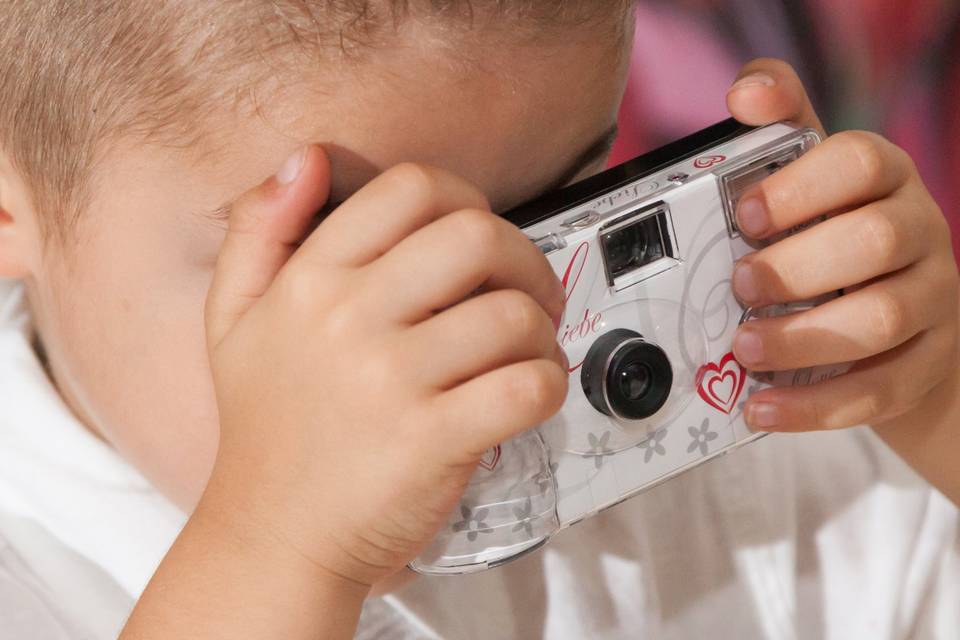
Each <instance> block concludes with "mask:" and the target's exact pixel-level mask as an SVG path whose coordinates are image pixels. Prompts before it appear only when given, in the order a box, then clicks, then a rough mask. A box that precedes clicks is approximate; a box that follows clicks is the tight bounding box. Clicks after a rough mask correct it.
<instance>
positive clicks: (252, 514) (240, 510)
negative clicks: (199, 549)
mask: <svg viewBox="0 0 960 640" xmlns="http://www.w3.org/2000/svg"><path fill="white" fill-rule="evenodd" d="M248 483H249V484H254V485H258V483H257V481H256V479H255V478H253V477H252V476H249V475H248V476H246V477H245V478H243V479H241V476H238V475H237V474H231V475H229V476H226V477H225V475H224V474H223V473H222V472H221V465H220V464H218V465H217V468H215V470H214V473H213V474H212V475H211V478H210V482H209V483H208V485H207V489H206V491H205V492H204V494H203V497H202V498H201V500H200V503H199V504H198V505H197V509H196V511H195V512H194V514H193V517H192V518H191V520H192V521H193V520H195V521H196V526H197V527H200V528H202V529H204V530H209V531H213V532H217V533H218V534H219V535H222V536H223V543H224V544H225V545H226V546H227V547H229V548H232V549H233V551H234V553H237V554H243V555H244V556H247V557H249V558H252V559H256V560H257V561H258V562H259V563H262V564H266V563H269V564H270V567H271V569H272V570H273V571H275V572H277V573H286V574H288V575H296V576H298V579H299V580H301V581H303V582H304V583H307V584H309V585H311V586H312V587H313V590H315V591H317V592H318V593H321V592H323V593H336V594H338V596H339V599H340V600H341V601H342V602H343V604H345V605H348V604H355V605H356V606H357V607H358V609H359V607H360V606H362V603H363V601H364V599H366V598H367V597H368V596H369V594H370V590H371V586H370V585H368V584H365V583H364V582H361V581H359V580H356V579H354V578H353V577H351V576H348V575H343V574H342V573H339V572H337V571H335V570H333V569H331V568H330V567H327V566H325V565H324V564H323V563H320V562H317V561H316V560H315V559H314V557H313V554H312V553H311V554H308V553H306V552H305V551H304V550H303V549H300V548H299V547H298V546H297V545H296V544H295V543H294V542H293V541H292V540H291V536H290V535H288V533H289V532H292V531H296V530H297V527H301V526H304V525H303V524H302V523H300V522H299V521H298V519H297V518H296V516H295V514H292V513H290V512H289V510H288V509H284V508H282V506H281V504H280V502H279V501H278V500H275V499H273V498H271V495H270V493H269V492H263V491H262V489H263V487H262V486H259V490H258V487H251V486H247V484H248ZM320 544H321V543H320V541H319V540H318V541H317V546H319V545H320ZM312 551H315V549H312ZM337 553H338V551H337V550H335V549H332V550H330V554H329V555H330V556H331V557H335V556H336V554H337Z"/></svg>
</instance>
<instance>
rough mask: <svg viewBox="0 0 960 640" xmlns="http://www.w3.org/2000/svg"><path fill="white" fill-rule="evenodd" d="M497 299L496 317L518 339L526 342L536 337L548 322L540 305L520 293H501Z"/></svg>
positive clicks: (511, 291)
mask: <svg viewBox="0 0 960 640" xmlns="http://www.w3.org/2000/svg"><path fill="white" fill-rule="evenodd" d="M499 297H500V309H499V313H498V316H499V317H500V318H501V319H502V321H503V322H504V324H505V325H506V326H507V328H508V330H509V331H510V332H511V333H513V334H515V335H517V336H518V337H519V338H521V339H524V340H527V339H530V338H532V337H534V336H536V335H538V334H539V333H541V332H542V330H543V328H544V325H545V324H546V323H547V322H549V320H548V319H547V317H546V314H545V313H544V312H543V310H542V309H541V308H540V305H538V304H537V302H536V301H535V300H534V299H533V298H531V297H530V296H529V295H527V294H525V293H523V292H522V291H515V290H510V291H503V292H501V295H500V296H499Z"/></svg>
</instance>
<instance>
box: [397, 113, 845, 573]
mask: <svg viewBox="0 0 960 640" xmlns="http://www.w3.org/2000/svg"><path fill="white" fill-rule="evenodd" d="M818 142H819V138H818V136H817V134H816V132H814V131H812V130H809V129H802V130H798V129H795V128H793V127H791V126H789V125H786V124H775V125H771V126H768V127H763V128H758V129H753V128H749V127H745V126H743V125H740V124H738V123H736V122H734V121H732V120H729V121H726V122H722V123H720V124H718V125H715V126H713V127H711V128H709V129H706V130H704V131H701V132H699V133H697V134H694V135H693V136H690V137H688V138H685V139H683V140H680V141H678V142H676V143H673V144H671V145H668V146H667V147H664V148H661V149H658V150H656V151H654V152H651V153H650V154H647V155H645V156H642V157H640V158H638V159H636V160H633V161H631V162H629V163H627V164H625V165H622V166H620V167H617V168H615V169H611V170H610V171H607V172H606V173H603V174H601V175H599V176H596V177H594V178H591V179H589V180H587V181H584V182H582V183H579V184H577V185H574V186H572V187H569V188H567V189H564V190H562V191H560V192H557V193H555V194H550V195H548V196H545V197H544V198H542V199H540V200H538V201H535V202H533V203H530V204H528V205H525V206H523V207H521V208H519V209H517V210H515V211H512V212H510V213H508V214H505V217H506V218H507V219H509V220H511V221H513V222H515V223H516V224H517V225H518V226H520V227H521V228H522V229H523V230H524V231H525V232H526V233H527V234H528V236H529V237H530V238H531V240H533V241H534V242H536V243H537V244H538V246H540V248H541V249H542V250H543V251H544V253H545V254H546V256H547V258H548V260H549V261H550V263H551V265H552V266H553V268H554V270H555V272H556V273H557V274H558V276H559V277H560V278H561V280H562V282H563V284H564V287H565V289H566V292H567V311H566V315H565V318H564V321H563V323H562V324H561V327H560V331H559V336H558V339H559V341H560V344H561V346H563V348H564V349H565V351H566V353H567V356H568V358H569V360H570V363H571V368H570V391H569V395H568V397H567V400H566V402H565V404H564V406H563V408H562V410H561V411H560V412H559V414H557V415H556V416H555V417H554V418H553V419H551V420H550V421H549V422H546V423H544V424H542V425H540V427H539V428H538V429H536V430H534V431H531V432H529V433H527V434H524V435H523V436H521V437H518V438H516V439H514V440H511V441H509V442H505V443H503V444H502V445H500V446H499V447H497V448H495V449H492V450H491V451H489V452H487V455H486V456H485V457H484V460H483V461H482V462H481V464H480V467H479V468H478V469H477V472H476V474H475V476H474V478H473V480H472V482H471V484H470V485H469V487H468V488H467V491H466V493H465V494H464V496H463V498H462V500H461V504H460V505H459V506H458V508H456V509H455V510H454V512H453V513H452V514H451V517H450V520H449V522H448V523H447V525H446V526H445V527H444V528H443V529H442V530H441V531H440V532H439V533H438V535H437V537H436V538H435V540H434V541H433V543H432V544H431V545H430V546H429V547H428V548H427V549H426V550H425V551H424V553H423V554H422V555H421V556H420V557H419V558H417V559H416V560H415V561H414V562H413V563H411V567H412V568H413V569H415V570H416V571H418V572H420V573H425V574H434V575H451V574H463V573H472V572H475V571H480V570H484V569H488V568H491V567H495V566H498V565H500V564H503V563H505V562H508V561H510V560H513V559H515V558H517V557H520V556H522V555H524V554H525V553H528V552H530V551H533V550H535V549H537V548H539V547H540V546H542V545H543V544H544V543H545V542H547V541H548V540H549V538H550V536H552V535H553V534H555V533H556V532H557V531H559V530H561V529H563V528H565V527H568V526H571V525H573V524H575V523H577V522H579V521H580V520H583V519H584V518H588V517H590V516H592V515H594V514H596V513H598V512H600V511H602V510H603V509H606V508H609V507H611V506H613V505H615V504H617V503H619V502H621V501H623V500H625V499H627V498H629V497H631V496H633V495H636V494H637V493H639V492H641V491H643V490H645V489H648V488H650V487H651V486H654V485H656V484H658V483H660V482H663V481H665V480H667V479H669V478H671V477H673V476H675V475H677V474H679V473H682V472H683V471H685V470H687V469H690V468H692V467H695V466H697V465H700V464H702V463H704V462H706V461H708V460H710V459H711V458H714V457H716V456H719V455H721V454H724V453H726V452H728V451H730V450H732V449H734V448H736V447H738V446H740V445H743V444H746V443H749V442H752V441H754V440H756V439H757V438H760V437H762V436H763V434H756V433H753V432H751V431H750V430H749V429H748V428H747V426H746V424H745V422H744V418H743V411H742V409H743V404H744V402H745V400H746V399H747V398H748V397H749V396H750V395H752V394H753V393H756V392H757V391H759V390H761V389H764V388H767V387H769V386H787V385H798V384H810V383H813V382H818V381H821V380H826V379H829V378H832V377H835V376H838V375H842V374H843V373H846V371H847V370H848V369H849V365H837V366H832V367H818V368H813V369H807V370H802V371H789V372H778V373H776V374H769V373H767V374H749V373H748V372H747V371H746V370H745V369H744V368H743V367H742V366H741V365H740V364H739V363H738V362H737V361H736V359H735V358H734V356H733V353H732V343H733V336H734V333H735V331H736V329H737V327H738V326H739V325H740V324H742V323H743V322H746V321H749V320H750V319H751V318H753V317H759V316H769V315H777V314H784V313H793V312H798V311H802V310H803V309H805V308H810V307H811V306H813V305H816V304H819V303H822V302H824V301H826V300H827V299H829V298H832V297H835V296H836V295H840V292H837V293H836V294H833V295H831V296H825V297H824V299H820V300H813V301H809V302H807V303H803V304H795V305H789V306H782V307H767V308H763V309H745V308H743V307H742V306H741V305H740V304H739V302H738V301H737V300H736V298H735V297H734V296H733V294H732V289H731V278H732V274H733V267H734V263H735V262H736V261H737V260H738V259H739V258H741V257H743V256H744V255H746V254H748V253H751V252H752V251H755V250H756V249H758V248H760V246H759V245H758V244H757V243H748V242H747V241H746V240H745V239H744V238H743V237H741V235H740V233H739V231H738V229H737V225H736V218H735V211H736V206H737V202H738V201H739V199H740V197H741V195H743V194H744V193H746V191H747V190H748V189H749V188H751V187H752V186H754V185H755V184H757V183H758V182H760V181H761V180H763V179H764V178H766V177H767V176H769V175H771V174H772V173H774V172H776V171H778V170H779V169H781V168H782V167H784V166H786V165H788V164H789V163H790V162H792V161H794V160H796V159H797V158H799V157H800V156H802V155H803V154H804V153H806V152H807V151H809V150H810V149H811V148H812V147H813V146H814V145H816V144H817V143H818ZM807 226H809V225H807ZM800 230H801V229H800V228H798V229H794V230H791V231H790V232H789V233H787V234H783V235H784V236H785V235H790V234H792V233H796V232H798V231H800ZM781 237H782V236H781ZM779 239H780V238H774V239H772V240H771V241H769V242H774V241H777V240H779Z"/></svg>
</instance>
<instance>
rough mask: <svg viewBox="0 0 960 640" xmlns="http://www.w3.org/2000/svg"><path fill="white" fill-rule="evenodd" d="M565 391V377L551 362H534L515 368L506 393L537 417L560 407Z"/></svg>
mask: <svg viewBox="0 0 960 640" xmlns="http://www.w3.org/2000/svg"><path fill="white" fill-rule="evenodd" d="M566 392H567V377H566V376H564V375H563V374H562V372H561V371H560V367H559V366H557V365H556V364H553V363H546V362H541V361H538V362H535V363H531V366H529V367H523V368H520V369H518V370H517V375H516V376H514V377H513V379H512V381H511V383H510V385H509V390H508V391H507V393H508V394H509V396H510V397H511V399H512V401H513V402H514V403H516V404H518V405H521V406H525V407H528V408H529V410H530V411H531V413H532V414H534V416H535V417H536V418H537V419H538V420H542V419H545V418H546V417H547V416H549V415H552V414H553V413H555V412H556V411H558V410H559V409H560V405H561V404H562V402H563V399H564V398H565V397H566Z"/></svg>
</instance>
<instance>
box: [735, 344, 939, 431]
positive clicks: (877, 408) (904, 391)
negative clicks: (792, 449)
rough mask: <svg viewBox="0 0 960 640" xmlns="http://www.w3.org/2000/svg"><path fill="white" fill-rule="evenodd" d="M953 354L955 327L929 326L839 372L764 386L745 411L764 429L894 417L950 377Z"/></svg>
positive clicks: (749, 420)
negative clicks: (829, 377)
mask: <svg viewBox="0 0 960 640" xmlns="http://www.w3.org/2000/svg"><path fill="white" fill-rule="evenodd" d="M951 329H952V328H951ZM953 354H955V345H954V338H953V334H952V333H951V331H946V330H939V331H929V332H924V333H921V334H919V335H917V336H916V337H914V338H913V339H911V340H910V341H908V342H906V343H904V344H903V345H901V346H899V347H897V348H896V349H893V350H891V351H887V352H885V353H883V354H881V355H879V356H875V357H873V358H871V359H869V360H865V361H863V362H860V363H858V364H857V365H855V367H854V369H853V370H851V372H850V373H847V374H845V375H842V376H840V377H838V378H834V379H832V380H828V381H826V382H820V383H817V384H814V385H810V386H798V387H779V388H773V389H765V390H764V391H760V392H758V393H756V394H755V395H754V396H752V397H751V398H750V400H748V402H747V404H746V405H745V407H744V415H745V417H746V420H747V424H748V425H750V426H751V428H753V429H756V430H763V431H813V430H824V429H843V428H847V427H853V426H857V425H862V424H869V423H871V422H882V421H884V420H889V419H891V418H892V417H896V416H898V415H900V414H902V413H904V412H906V411H908V410H909V409H911V408H912V407H913V406H914V405H915V404H916V402H918V401H919V400H920V399H921V398H923V397H924V396H925V395H926V394H927V393H929V392H930V390H932V389H933V388H934V387H935V386H936V385H937V384H938V383H939V382H940V381H941V380H943V379H944V377H945V376H946V375H947V373H948V372H949V370H951V368H953V367H955V366H956V361H955V358H956V356H955V355H953ZM908 372H909V373H908Z"/></svg>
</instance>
